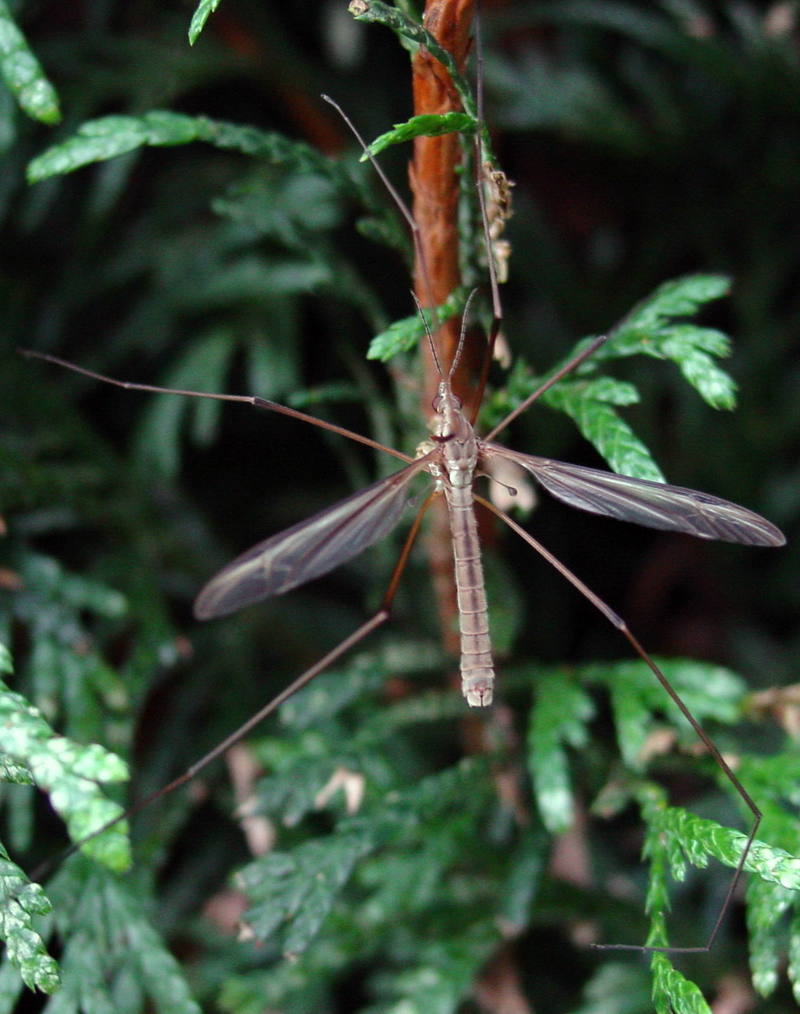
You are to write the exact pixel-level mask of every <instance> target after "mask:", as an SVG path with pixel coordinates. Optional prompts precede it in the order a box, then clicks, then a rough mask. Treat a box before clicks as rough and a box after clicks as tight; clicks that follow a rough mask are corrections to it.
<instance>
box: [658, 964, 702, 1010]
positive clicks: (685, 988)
mask: <svg viewBox="0 0 800 1014" xmlns="http://www.w3.org/2000/svg"><path fill="white" fill-rule="evenodd" d="M650 967H651V969H652V972H653V1005H654V1006H655V1009H656V1011H658V1014H711V1008H710V1007H709V1006H708V1004H707V1003H706V1001H705V998H704V997H703V994H702V993H701V992H700V990H699V989H698V988H697V986H696V985H695V984H694V983H693V982H691V981H690V980H689V979H687V978H686V976H684V975H683V974H682V973H681V972H679V971H678V970H677V969H676V968H674V967H673V965H672V962H671V961H670V960H669V958H668V957H667V956H666V954H654V955H653V958H652V961H651V965H650Z"/></svg>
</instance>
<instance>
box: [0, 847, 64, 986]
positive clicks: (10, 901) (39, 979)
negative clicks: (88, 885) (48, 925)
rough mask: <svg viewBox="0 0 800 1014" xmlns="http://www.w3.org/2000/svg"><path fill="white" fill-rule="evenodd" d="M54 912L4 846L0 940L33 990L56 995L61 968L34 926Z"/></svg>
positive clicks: (0, 870)
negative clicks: (40, 917)
mask: <svg viewBox="0 0 800 1014" xmlns="http://www.w3.org/2000/svg"><path fill="white" fill-rule="evenodd" d="M51 910H52V905H51V904H50V901H49V899H48V898H47V896H46V895H45V894H44V892H43V891H42V889H41V887H40V886H39V885H38V884H32V883H30V881H29V880H28V878H27V877H26V876H25V874H24V873H23V872H22V870H21V869H20V868H19V867H18V866H16V865H15V864H14V863H12V862H11V860H10V859H9V856H8V853H7V852H6V850H5V849H4V848H3V846H2V845H0V939H2V940H4V941H5V944H6V955H7V958H8V960H9V961H10V962H11V964H12V965H14V967H15V968H16V969H17V970H18V971H19V974H20V976H21V977H22V981H23V982H24V983H25V985H26V986H27V987H28V988H29V989H40V990H41V991H42V992H43V993H53V992H55V990H56V989H57V988H58V986H59V982H60V978H59V974H58V964H57V962H56V961H55V960H54V959H53V958H51V957H50V955H49V954H48V953H47V948H46V947H45V943H44V940H43V939H42V937H41V935H40V934H39V933H38V932H37V930H36V928H35V927H34V924H33V919H34V917H35V916H42V915H46V914H47V913H49V912H50V911H51Z"/></svg>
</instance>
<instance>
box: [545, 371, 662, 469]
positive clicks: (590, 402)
mask: <svg viewBox="0 0 800 1014" xmlns="http://www.w3.org/2000/svg"><path fill="white" fill-rule="evenodd" d="M612 398H613V399H614V404H630V403H631V400H638V396H636V395H635V392H634V391H633V389H632V387H631V385H630V384H617V383H616V382H614V381H610V380H609V379H608V378H605V377H604V378H601V379H600V380H598V381H581V380H576V381H570V382H566V383H561V384H558V385H557V386H556V387H554V388H551V389H550V390H549V391H547V392H546V393H545V394H544V396H543V398H542V400H543V401H545V402H546V403H547V404H548V405H550V406H552V407H554V408H559V409H560V410H561V411H562V412H566V414H567V415H568V416H570V418H571V419H573V420H574V421H575V423H576V424H577V426H578V429H579V430H580V431H581V433H582V434H583V435H584V436H585V437H586V439H587V440H588V441H590V443H592V444H593V445H594V446H595V447H596V448H597V450H598V452H599V453H600V454H601V455H602V456H603V458H605V460H606V461H607V462H608V464H609V465H610V466H611V468H613V470H614V471H615V472H617V473H619V474H620V475H632V476H633V477H634V478H636V479H649V480H650V481H651V482H665V481H666V480H665V478H664V475H663V474H662V472H661V469H660V468H659V467H658V465H656V463H655V461H653V459H652V457H651V455H650V452H649V451H648V450H647V448H646V447H645V446H644V444H643V443H642V442H641V440H639V438H638V437H637V436H636V435H635V434H634V432H633V430H632V429H631V428H630V426H629V425H628V424H627V423H626V422H625V421H624V420H623V419H621V418H620V416H619V415H618V414H617V412H616V411H615V410H614V409H613V408H612V407H611V406H610V405H609V404H608V401H609V400H610V399H612ZM617 399H620V400H617Z"/></svg>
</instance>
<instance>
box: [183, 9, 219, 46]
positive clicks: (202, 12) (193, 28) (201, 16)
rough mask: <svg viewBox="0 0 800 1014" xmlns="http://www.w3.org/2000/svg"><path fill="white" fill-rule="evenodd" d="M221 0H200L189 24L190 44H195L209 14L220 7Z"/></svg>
mask: <svg viewBox="0 0 800 1014" xmlns="http://www.w3.org/2000/svg"><path fill="white" fill-rule="evenodd" d="M219 4H220V0H200V2H199V3H198V5H197V7H196V8H195V12H194V14H193V15H192V21H191V24H190V25H189V45H190V46H193V45H194V44H195V42H197V40H198V38H199V37H200V33H201V32H202V30H203V28H204V26H205V23H206V21H207V20H208V18H209V16H210V15H212V14H213V13H214V11H215V10H216V9H217V7H219Z"/></svg>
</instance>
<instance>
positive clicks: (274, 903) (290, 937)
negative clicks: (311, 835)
mask: <svg viewBox="0 0 800 1014" xmlns="http://www.w3.org/2000/svg"><path fill="white" fill-rule="evenodd" d="M372 847H373V840H372V836H371V835H370V834H369V833H368V832H366V831H365V832H364V833H362V834H337V835H332V836H330V837H329V838H327V839H322V840H317V841H307V842H304V843H303V844H302V845H300V846H298V848H296V849H295V850H294V851H293V852H292V853H291V854H288V853H280V852H273V853H271V854H270V855H267V856H264V857H263V858H262V859H259V860H256V862H254V863H251V864H250V865H249V866H247V867H245V869H244V870H242V872H241V874H240V879H241V883H242V887H243V888H244V890H245V891H246V892H247V894H248V896H249V897H250V898H251V899H252V900H254V901H255V904H253V905H252V906H251V907H250V908H249V909H248V910H247V912H246V914H245V921H246V923H247V925H248V926H249V928H250V929H251V930H252V932H253V933H254V934H255V936H256V937H257V938H258V939H259V940H266V939H268V938H269V937H270V936H271V935H272V933H273V932H274V931H275V930H276V929H277V927H278V926H280V925H281V923H282V922H285V921H287V920H291V926H290V928H289V930H288V932H287V935H286V937H285V940H284V945H283V946H284V952H285V953H286V954H299V953H300V952H302V951H304V950H305V949H306V947H307V946H308V944H309V943H310V942H311V940H312V939H313V938H314V936H315V935H316V934H317V932H318V930H319V928H320V926H321V924H322V922H323V920H324V919H325V917H326V916H327V915H328V913H329V912H330V910H331V908H332V906H333V904H334V902H335V900H336V898H337V896H338V894H339V891H340V890H341V888H342V887H343V885H344V884H345V883H346V881H347V880H348V879H349V877H350V875H351V873H352V872H353V867H354V866H355V864H356V862H357V861H358V860H359V859H360V858H361V857H362V856H364V855H366V854H367V852H369V851H370V849H371V848H372Z"/></svg>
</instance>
